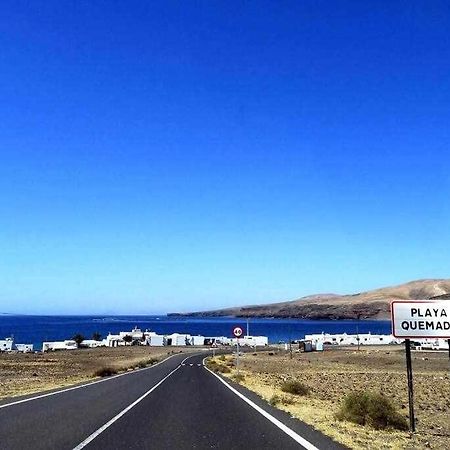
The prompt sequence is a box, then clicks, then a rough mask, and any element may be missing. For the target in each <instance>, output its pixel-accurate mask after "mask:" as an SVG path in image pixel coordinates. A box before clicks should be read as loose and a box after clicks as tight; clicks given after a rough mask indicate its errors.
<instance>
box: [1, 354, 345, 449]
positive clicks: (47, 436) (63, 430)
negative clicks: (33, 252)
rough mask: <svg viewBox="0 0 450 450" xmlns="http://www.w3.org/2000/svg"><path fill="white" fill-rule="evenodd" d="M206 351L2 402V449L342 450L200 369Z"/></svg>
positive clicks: (257, 398)
mask: <svg viewBox="0 0 450 450" xmlns="http://www.w3.org/2000/svg"><path fill="white" fill-rule="evenodd" d="M205 355H206V354H205V352H202V353H201V354H194V355H191V356H186V354H180V355H175V356H172V357H171V358H169V359H167V360H165V361H164V362H162V363H160V364H158V365H155V366H153V367H151V368H147V369H142V370H139V371H135V372H131V373H127V374H124V375H119V376H116V377H111V378H108V379H102V380H101V381H100V382H94V383H90V384H87V385H83V386H78V387H75V388H70V389H66V390H61V391H57V392H53V393H49V394H45V395H37V396H36V395H35V396H31V397H26V398H23V399H19V400H17V399H15V400H9V402H5V401H4V402H3V403H0V449H1V450H19V449H20V450H27V449H30V450H31V449H33V450H39V449H46V450H49V449H55V450H56V449H57V450H64V449H69V450H70V449H77V450H80V449H81V448H86V449H92V450H93V449H211V448H213V449H246V450H249V449H269V448H270V449H274V448H277V449H287V450H288V449H301V448H306V449H309V450H314V449H316V448H317V449H326V450H329V449H342V447H341V446H339V445H338V444H336V443H334V442H333V441H332V440H330V439H329V438H327V437H325V436H323V435H322V434H320V433H318V432H316V431H314V430H312V429H311V428H310V427H308V426H306V425H304V424H303V423H301V422H299V421H297V420H295V419H292V418H290V417H289V416H288V415H287V414H286V413H284V412H282V411H279V410H276V409H274V408H272V407H271V406H270V405H268V404H267V403H266V402H264V401H262V400H261V399H260V398H259V397H257V396H256V395H255V394H253V393H251V392H249V391H247V390H246V389H245V388H242V387H240V386H236V385H234V387H233V386H231V388H230V385H229V384H228V383H226V382H224V381H222V380H221V378H220V377H218V376H217V375H215V374H213V373H211V372H210V371H208V370H207V369H206V368H205V367H204V366H203V359H204V357H205Z"/></svg>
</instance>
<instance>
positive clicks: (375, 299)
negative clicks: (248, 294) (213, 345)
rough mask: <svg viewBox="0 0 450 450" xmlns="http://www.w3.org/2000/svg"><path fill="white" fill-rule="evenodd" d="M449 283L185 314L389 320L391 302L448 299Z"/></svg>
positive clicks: (427, 282)
mask: <svg viewBox="0 0 450 450" xmlns="http://www.w3.org/2000/svg"><path fill="white" fill-rule="evenodd" d="M449 294H450V280H443V279H436V280H417V281H411V282H409V283H405V284H401V285H398V286H391V287H384V288H380V289H375V290H371V291H367V292H358V293H355V294H351V295H337V294H317V295H309V296H307V297H302V298H299V299H297V300H292V301H287V302H286V301H285V302H279V303H269V304H264V305H250V306H242V307H235V308H226V309H218V310H213V311H200V312H191V313H186V314H177V313H175V314H172V315H189V316H199V317H220V316H234V317H274V318H277V317H278V318H287V317H292V318H300V319H333V320H335V319H357V318H361V319H389V318H390V303H391V301H392V300H424V299H430V298H441V299H449V297H450V296H449Z"/></svg>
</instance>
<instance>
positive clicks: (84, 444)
mask: <svg viewBox="0 0 450 450" xmlns="http://www.w3.org/2000/svg"><path fill="white" fill-rule="evenodd" d="M192 356H194V355H192ZM192 356H188V357H186V358H185V359H183V361H181V363H180V365H178V366H177V367H176V368H175V369H174V370H172V372H170V373H169V374H168V375H166V376H165V377H164V378H163V379H162V380H160V381H159V382H158V383H156V384H155V385H154V386H153V387H152V388H150V389H149V390H148V391H147V392H146V393H145V394H143V395H141V396H140V397H139V398H138V399H137V400H135V401H134V402H133V403H131V405H129V406H127V407H126V408H125V409H124V410H123V411H121V412H120V413H119V414H117V415H116V416H114V417H113V418H112V419H111V420H109V421H108V422H106V423H105V425H103V426H101V427H100V428H99V429H98V430H97V431H94V432H93V433H92V434H91V435H89V436H88V437H87V438H86V439H85V440H84V441H83V442H80V443H79V444H78V445H77V446H76V447H74V449H73V450H81V449H82V448H84V447H86V445H88V444H89V443H90V442H92V441H93V440H94V439H95V438H96V437H97V436H99V435H100V434H102V433H103V432H104V431H105V430H106V429H107V428H109V427H110V426H111V425H112V424H113V423H114V422H117V421H118V420H119V419H120V418H121V417H122V416H123V415H125V414H126V413H127V412H128V411H129V410H130V409H132V408H134V407H135V406H136V405H137V404H138V403H140V402H141V401H142V400H144V398H145V397H147V396H148V395H150V394H151V393H152V392H153V391H154V390H155V389H156V388H157V387H158V386H160V385H161V384H162V383H164V381H166V380H167V378H169V377H170V376H172V375H173V374H174V373H175V372H176V371H177V370H178V369H179V368H180V367H181V365H182V364H183V363H184V362H185V361H186V360H187V359H188V358H191V357H192Z"/></svg>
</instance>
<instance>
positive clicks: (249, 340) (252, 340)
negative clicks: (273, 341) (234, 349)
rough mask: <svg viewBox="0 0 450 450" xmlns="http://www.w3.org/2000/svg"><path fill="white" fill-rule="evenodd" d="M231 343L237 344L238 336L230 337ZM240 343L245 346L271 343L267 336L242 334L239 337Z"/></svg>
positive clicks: (261, 345) (260, 345)
mask: <svg viewBox="0 0 450 450" xmlns="http://www.w3.org/2000/svg"><path fill="white" fill-rule="evenodd" d="M230 341H231V345H236V342H237V338H232V339H230ZM239 345H241V346H243V347H266V346H267V345H269V338H268V337H267V336H242V337H241V338H239Z"/></svg>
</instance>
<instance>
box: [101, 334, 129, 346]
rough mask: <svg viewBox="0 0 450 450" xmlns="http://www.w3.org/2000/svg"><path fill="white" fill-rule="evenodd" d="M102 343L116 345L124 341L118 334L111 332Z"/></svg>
mask: <svg viewBox="0 0 450 450" xmlns="http://www.w3.org/2000/svg"><path fill="white" fill-rule="evenodd" d="M102 343H103V344H104V346H105V347H118V346H119V345H125V342H124V340H123V339H122V337H121V336H120V335H118V334H111V333H109V334H108V336H106V338H105V339H103V341H102Z"/></svg>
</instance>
